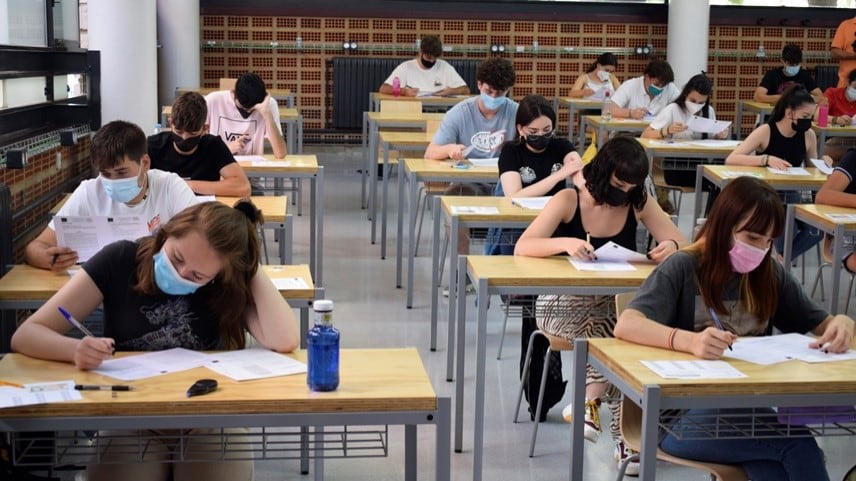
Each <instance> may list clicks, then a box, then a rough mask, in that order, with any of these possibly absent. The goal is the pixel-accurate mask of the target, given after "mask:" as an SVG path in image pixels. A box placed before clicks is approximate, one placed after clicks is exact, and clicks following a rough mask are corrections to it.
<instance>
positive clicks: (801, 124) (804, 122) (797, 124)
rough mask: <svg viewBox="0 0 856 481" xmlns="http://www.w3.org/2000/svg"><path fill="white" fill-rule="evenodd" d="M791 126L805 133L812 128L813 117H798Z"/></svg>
mask: <svg viewBox="0 0 856 481" xmlns="http://www.w3.org/2000/svg"><path fill="white" fill-rule="evenodd" d="M791 127H793V129H794V130H796V131H797V132H798V133H800V134H803V133H805V132H806V131H807V130H808V129H810V128H811V119H796V120H795V121H794V122H791Z"/></svg>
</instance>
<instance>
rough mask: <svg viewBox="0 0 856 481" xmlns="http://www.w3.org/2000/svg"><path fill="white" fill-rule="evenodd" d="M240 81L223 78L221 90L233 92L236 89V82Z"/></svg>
mask: <svg viewBox="0 0 856 481" xmlns="http://www.w3.org/2000/svg"><path fill="white" fill-rule="evenodd" d="M237 81H238V79H234V78H221V79H220V90H232V89H234V88H235V82H237Z"/></svg>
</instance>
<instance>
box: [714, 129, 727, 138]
mask: <svg viewBox="0 0 856 481" xmlns="http://www.w3.org/2000/svg"><path fill="white" fill-rule="evenodd" d="M729 133H730V132H729V131H728V129H725V130H723V131H722V132H720V133H718V134H716V138H717V139H727V138H728V134H729Z"/></svg>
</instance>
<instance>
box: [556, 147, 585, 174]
mask: <svg viewBox="0 0 856 481" xmlns="http://www.w3.org/2000/svg"><path fill="white" fill-rule="evenodd" d="M582 168H583V159H581V158H580V154H578V153H576V152H571V153H570V154H568V155H567V156H565V159H564V162H563V164H562V168H561V169H559V172H560V173H561V174H562V177H571V176H573V175H574V174H576V173H577V172H579V171H580V170H581V169H582Z"/></svg>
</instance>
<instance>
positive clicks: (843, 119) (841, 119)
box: [835, 115, 853, 126]
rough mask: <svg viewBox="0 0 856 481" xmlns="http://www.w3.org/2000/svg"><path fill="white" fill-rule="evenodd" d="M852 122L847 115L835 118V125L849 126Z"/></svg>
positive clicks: (851, 118)
mask: <svg viewBox="0 0 856 481" xmlns="http://www.w3.org/2000/svg"><path fill="white" fill-rule="evenodd" d="M852 121H853V117H851V116H849V115H842V116H840V117H835V123H836V124H838V125H841V126H845V125H850V122H852Z"/></svg>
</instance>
